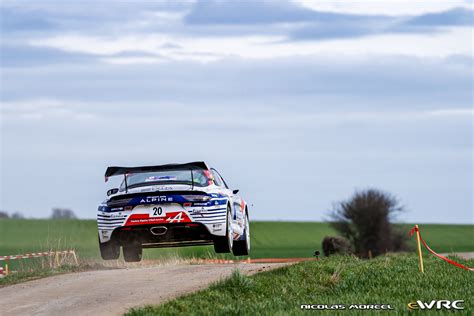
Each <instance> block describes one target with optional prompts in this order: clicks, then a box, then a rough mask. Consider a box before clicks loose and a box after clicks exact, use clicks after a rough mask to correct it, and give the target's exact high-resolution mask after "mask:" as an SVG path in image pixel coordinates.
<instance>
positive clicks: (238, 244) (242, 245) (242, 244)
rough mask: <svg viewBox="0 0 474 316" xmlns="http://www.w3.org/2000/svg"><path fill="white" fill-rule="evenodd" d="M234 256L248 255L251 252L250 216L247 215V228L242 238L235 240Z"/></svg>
mask: <svg viewBox="0 0 474 316" xmlns="http://www.w3.org/2000/svg"><path fill="white" fill-rule="evenodd" d="M232 252H233V253H234V256H248V255H249V253H250V222H249V216H248V215H247V214H246V215H245V229H244V235H243V236H242V239H241V240H236V241H234V247H233V248H232Z"/></svg>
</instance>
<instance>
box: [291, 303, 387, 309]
mask: <svg viewBox="0 0 474 316" xmlns="http://www.w3.org/2000/svg"><path fill="white" fill-rule="evenodd" d="M300 309H301V310H393V307H392V305H390V304H301V305H300Z"/></svg>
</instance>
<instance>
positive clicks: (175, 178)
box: [120, 170, 213, 191]
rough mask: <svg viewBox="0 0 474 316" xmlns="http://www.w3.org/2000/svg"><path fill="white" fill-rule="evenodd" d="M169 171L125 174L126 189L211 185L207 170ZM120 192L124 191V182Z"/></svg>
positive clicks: (210, 177) (209, 174)
mask: <svg viewBox="0 0 474 316" xmlns="http://www.w3.org/2000/svg"><path fill="white" fill-rule="evenodd" d="M192 172H193V173H192V175H191V170H169V171H154V172H143V173H129V174H127V187H128V188H133V187H138V186H147V185H156V184H158V185H159V184H189V185H191V183H192V182H194V185H195V186H201V187H205V186H208V185H210V184H212V183H213V182H212V176H211V173H210V172H209V171H208V170H193V171H192ZM120 190H121V191H123V190H125V181H123V182H122V185H121V186H120Z"/></svg>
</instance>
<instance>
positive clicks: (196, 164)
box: [105, 161, 209, 182]
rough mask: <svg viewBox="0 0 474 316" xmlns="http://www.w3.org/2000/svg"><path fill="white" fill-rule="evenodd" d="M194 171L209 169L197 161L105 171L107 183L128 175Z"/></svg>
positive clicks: (108, 169) (202, 162)
mask: <svg viewBox="0 0 474 316" xmlns="http://www.w3.org/2000/svg"><path fill="white" fill-rule="evenodd" d="M193 169H204V170H209V167H208V166H207V165H206V163H205V162H204V161H195V162H188V163H181V164H179V163H172V164H167V165H159V166H142V167H115V166H114V167H108V168H107V170H106V171H105V182H107V180H108V179H109V177H113V176H119V175H125V174H128V173H141V172H153V171H166V170H193Z"/></svg>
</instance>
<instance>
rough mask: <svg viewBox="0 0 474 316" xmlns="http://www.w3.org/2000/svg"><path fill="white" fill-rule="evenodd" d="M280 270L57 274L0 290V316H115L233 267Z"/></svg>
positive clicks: (216, 267)
mask: <svg viewBox="0 0 474 316" xmlns="http://www.w3.org/2000/svg"><path fill="white" fill-rule="evenodd" d="M283 265H285V264H282V263H265V264H243V263H239V264H204V265H188V264H178V265H167V266H159V267H146V268H133V269H115V270H100V271H88V272H80V273H71V274H63V275H57V276H53V277H49V278H44V279H40V280H34V281H29V282H25V283H20V284H16V285H12V286H7V287H4V288H0V314H1V315H121V314H123V313H124V312H126V311H127V310H128V309H129V308H131V307H135V306H141V305H145V304H159V303H162V302H164V301H166V300H168V299H170V298H173V297H176V296H179V295H182V294H185V293H188V292H192V291H196V290H198V289H202V288H205V287H206V286H208V285H209V283H212V282H214V281H217V280H219V279H221V278H223V277H226V276H229V275H230V274H231V273H232V271H233V270H234V269H236V268H238V269H239V270H240V271H241V272H243V273H246V274H253V273H257V272H261V271H266V270H270V269H272V268H276V267H280V266H283Z"/></svg>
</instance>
